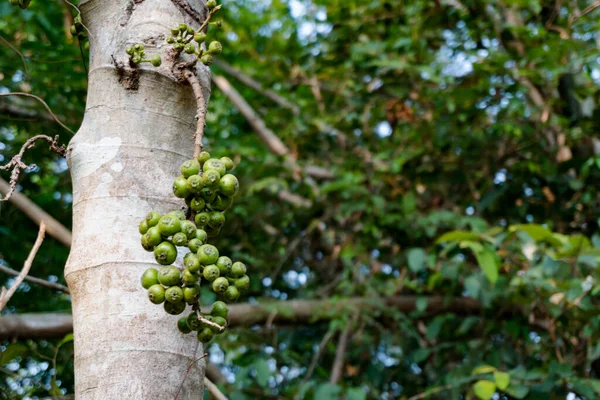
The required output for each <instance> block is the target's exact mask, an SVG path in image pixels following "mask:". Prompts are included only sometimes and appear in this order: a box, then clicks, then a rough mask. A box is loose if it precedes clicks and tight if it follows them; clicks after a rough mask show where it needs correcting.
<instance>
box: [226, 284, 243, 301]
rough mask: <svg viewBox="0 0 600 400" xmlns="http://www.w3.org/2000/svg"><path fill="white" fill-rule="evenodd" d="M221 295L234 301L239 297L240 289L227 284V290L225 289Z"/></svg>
mask: <svg viewBox="0 0 600 400" xmlns="http://www.w3.org/2000/svg"><path fill="white" fill-rule="evenodd" d="M223 297H224V298H225V300H227V301H229V302H231V303H233V302H234V301H237V299H239V298H240V291H239V290H238V288H236V287H235V286H229V287H228V288H227V290H225V293H224V294H223Z"/></svg>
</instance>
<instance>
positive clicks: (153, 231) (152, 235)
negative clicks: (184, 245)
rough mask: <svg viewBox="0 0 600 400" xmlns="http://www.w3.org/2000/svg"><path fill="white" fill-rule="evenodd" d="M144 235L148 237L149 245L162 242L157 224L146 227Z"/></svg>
mask: <svg viewBox="0 0 600 400" xmlns="http://www.w3.org/2000/svg"><path fill="white" fill-rule="evenodd" d="M146 237H147V238H148V244H149V245H150V246H157V245H159V244H160V242H162V235H161V234H160V229H158V227H157V226H153V227H152V228H150V229H148V232H146Z"/></svg>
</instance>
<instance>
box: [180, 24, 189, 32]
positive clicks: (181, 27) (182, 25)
mask: <svg viewBox="0 0 600 400" xmlns="http://www.w3.org/2000/svg"><path fill="white" fill-rule="evenodd" d="M187 28H188V26H187V25H186V24H179V32H181V33H184V32H187Z"/></svg>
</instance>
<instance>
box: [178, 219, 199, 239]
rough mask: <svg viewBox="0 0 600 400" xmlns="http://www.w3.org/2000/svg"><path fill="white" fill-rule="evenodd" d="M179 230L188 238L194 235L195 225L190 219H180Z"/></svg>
mask: <svg viewBox="0 0 600 400" xmlns="http://www.w3.org/2000/svg"><path fill="white" fill-rule="evenodd" d="M181 232H183V233H184V234H185V236H186V237H187V238H188V239H193V238H195V237H196V225H194V223H193V222H192V221H181Z"/></svg>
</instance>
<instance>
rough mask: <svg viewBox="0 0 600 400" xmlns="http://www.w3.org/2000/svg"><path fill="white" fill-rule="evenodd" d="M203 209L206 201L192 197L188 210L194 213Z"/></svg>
mask: <svg viewBox="0 0 600 400" xmlns="http://www.w3.org/2000/svg"><path fill="white" fill-rule="evenodd" d="M204 207H206V201H204V199H203V198H202V197H194V198H193V199H192V201H190V208H191V209H192V210H194V211H196V212H198V211H202V210H204Z"/></svg>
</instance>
